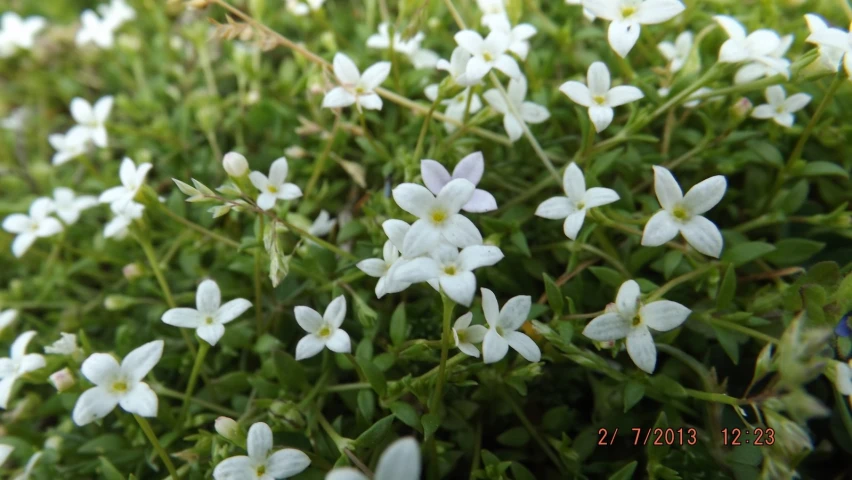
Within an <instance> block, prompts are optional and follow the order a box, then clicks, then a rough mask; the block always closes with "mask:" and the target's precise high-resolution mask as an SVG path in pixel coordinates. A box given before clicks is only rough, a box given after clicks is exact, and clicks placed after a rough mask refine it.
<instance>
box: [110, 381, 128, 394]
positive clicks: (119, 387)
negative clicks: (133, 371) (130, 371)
mask: <svg viewBox="0 0 852 480" xmlns="http://www.w3.org/2000/svg"><path fill="white" fill-rule="evenodd" d="M112 389H113V390H115V391H116V392H126V391H127V383H125V382H120V381H119V382H115V383H113V384H112Z"/></svg>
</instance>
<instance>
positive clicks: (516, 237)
mask: <svg viewBox="0 0 852 480" xmlns="http://www.w3.org/2000/svg"><path fill="white" fill-rule="evenodd" d="M509 240H511V241H512V245H514V246H516V247H518V249H519V250H520V251H521V253H523V254H524V256H525V257H531V256H532V253H530V247H529V245H528V244H527V237H526V236H524V232H522V231H520V230H515V231H514V232H512V235H511V236H509Z"/></svg>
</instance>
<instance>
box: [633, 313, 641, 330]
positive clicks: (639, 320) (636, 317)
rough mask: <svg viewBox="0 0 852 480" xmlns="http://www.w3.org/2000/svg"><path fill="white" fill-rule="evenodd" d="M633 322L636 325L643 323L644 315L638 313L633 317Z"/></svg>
mask: <svg viewBox="0 0 852 480" xmlns="http://www.w3.org/2000/svg"><path fill="white" fill-rule="evenodd" d="M631 323H632V324H633V326H634V327H638V326H639V325H642V316H641V315H639V314H637V315H636V316H635V317H633V321H632V322H631Z"/></svg>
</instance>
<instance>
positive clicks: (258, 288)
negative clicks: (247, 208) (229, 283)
mask: <svg viewBox="0 0 852 480" xmlns="http://www.w3.org/2000/svg"><path fill="white" fill-rule="evenodd" d="M257 220H258V222H260V225H259V231H260V234H259V235H258V237H259V238H258V240H259V243H260V244H261V245H262V244H263V227H264V225H263V216H262V215H259V216H258V217H257ZM262 255H263V248H262V247H260V246H258V247H257V248H255V249H254V312H255V322H256V323H257V335H258V336H260V335H261V334H262V333H263V330H264V329H263V280H262V279H261V275H260V271H261V257H262Z"/></svg>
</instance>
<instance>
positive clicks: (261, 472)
mask: <svg viewBox="0 0 852 480" xmlns="http://www.w3.org/2000/svg"><path fill="white" fill-rule="evenodd" d="M265 473H266V465H261V466H259V467H257V476H258V477H262V476H263V475H264V474H265Z"/></svg>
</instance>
